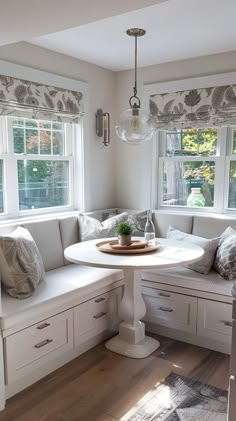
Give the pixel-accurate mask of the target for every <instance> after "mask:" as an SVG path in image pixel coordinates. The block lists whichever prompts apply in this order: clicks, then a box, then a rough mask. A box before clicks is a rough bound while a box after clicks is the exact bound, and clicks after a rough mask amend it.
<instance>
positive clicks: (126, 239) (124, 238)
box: [116, 222, 133, 246]
mask: <svg viewBox="0 0 236 421" xmlns="http://www.w3.org/2000/svg"><path fill="white" fill-rule="evenodd" d="M132 231H133V226H132V224H130V223H129V222H121V223H120V224H117V225H116V234H117V235H118V241H119V244H120V245H121V246H128V245H129V244H130V243H131V234H132Z"/></svg>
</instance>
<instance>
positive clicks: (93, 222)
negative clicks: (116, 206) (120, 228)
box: [79, 212, 128, 241]
mask: <svg viewBox="0 0 236 421" xmlns="http://www.w3.org/2000/svg"><path fill="white" fill-rule="evenodd" d="M127 219H128V213H127V212H123V213H121V214H119V215H116V216H113V217H112V218H109V219H106V220H105V221H103V222H100V221H98V219H95V218H92V217H91V216H88V215H83V214H80V215H79V234H80V241H88V240H95V239H97V238H107V237H108V238H109V237H115V236H116V232H115V229H116V225H117V224H120V223H121V222H125V221H127Z"/></svg>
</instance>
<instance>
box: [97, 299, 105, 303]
mask: <svg viewBox="0 0 236 421" xmlns="http://www.w3.org/2000/svg"><path fill="white" fill-rule="evenodd" d="M105 299H106V298H97V299H96V300H95V303H101V302H102V301H105Z"/></svg>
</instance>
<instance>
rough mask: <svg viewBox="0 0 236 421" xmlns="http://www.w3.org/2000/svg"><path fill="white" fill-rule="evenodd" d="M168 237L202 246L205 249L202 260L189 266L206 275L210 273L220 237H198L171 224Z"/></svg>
mask: <svg viewBox="0 0 236 421" xmlns="http://www.w3.org/2000/svg"><path fill="white" fill-rule="evenodd" d="M167 238H169V239H171V240H180V241H189V242H190V243H192V244H196V245H197V246H200V247H201V248H202V249H203V250H204V255H203V256H202V257H201V259H200V260H198V261H197V262H195V263H191V264H190V265H188V266H187V267H188V268H189V269H192V270H195V271H196V272H199V273H203V274H205V275H207V274H208V273H209V271H210V270H211V267H212V264H213V262H214V257H215V252H216V248H217V246H218V241H219V240H218V238H212V239H210V240H209V239H206V238H203V237H197V236H196V235H192V234H186V233H185V232H182V231H180V230H178V229H176V228H173V227H171V226H169V228H168V232H167Z"/></svg>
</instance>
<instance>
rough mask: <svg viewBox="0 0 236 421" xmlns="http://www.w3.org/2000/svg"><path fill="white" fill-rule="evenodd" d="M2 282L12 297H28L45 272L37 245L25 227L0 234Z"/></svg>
mask: <svg viewBox="0 0 236 421" xmlns="http://www.w3.org/2000/svg"><path fill="white" fill-rule="evenodd" d="M0 267H1V277H2V284H3V287H4V289H5V290H6V292H7V293H8V294H9V295H10V296H11V297H14V298H27V297H30V296H31V295H32V293H33V291H34V290H35V288H37V286H38V284H39V282H40V281H41V280H42V279H43V278H44V275H45V272H44V267H43V262H42V258H41V255H40V253H39V250H38V247H37V246H36V244H35V241H34V239H33V237H32V236H31V234H30V233H29V231H28V230H27V229H26V228H23V227H18V228H16V229H15V230H14V231H13V232H12V233H11V234H8V235H4V236H0Z"/></svg>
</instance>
